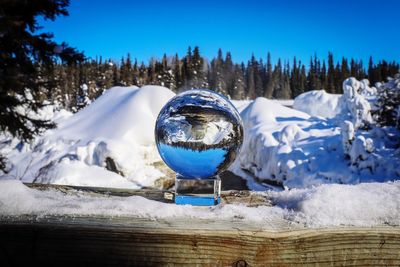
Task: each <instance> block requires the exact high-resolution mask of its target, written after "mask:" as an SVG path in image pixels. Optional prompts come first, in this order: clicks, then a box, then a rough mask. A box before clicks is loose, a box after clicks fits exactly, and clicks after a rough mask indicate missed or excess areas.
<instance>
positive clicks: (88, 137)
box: [54, 86, 174, 145]
mask: <svg viewBox="0 0 400 267" xmlns="http://www.w3.org/2000/svg"><path fill="white" fill-rule="evenodd" d="M173 96H174V93H172V91H170V90H168V89H167V88H165V87H161V86H143V87H142V88H140V89H138V88H137V87H135V86H133V87H113V88H111V89H109V90H107V91H106V92H105V93H104V94H103V95H102V96H101V97H99V98H98V99H96V101H95V102H93V104H91V105H89V106H88V107H86V108H85V109H83V110H81V111H79V112H78V113H76V114H75V115H74V116H73V117H71V118H70V119H69V120H66V121H64V122H62V123H60V124H59V125H58V129H57V131H56V132H55V133H54V137H55V138H60V137H61V138H63V139H71V140H77V133H79V137H78V140H80V142H84V143H87V142H89V141H94V140H100V139H101V140H102V141H104V140H121V139H122V140H123V141H124V142H128V143H132V144H141V145H149V144H152V143H153V142H154V134H153V132H154V125H155V122H156V119H157V116H158V113H159V112H160V110H161V108H162V107H163V106H164V105H165V103H166V101H168V100H169V99H170V98H171V97H173Z"/></svg>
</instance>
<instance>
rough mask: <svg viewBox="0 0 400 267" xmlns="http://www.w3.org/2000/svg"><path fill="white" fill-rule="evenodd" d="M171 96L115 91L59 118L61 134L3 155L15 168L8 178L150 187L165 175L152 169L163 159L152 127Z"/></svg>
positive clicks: (162, 91)
mask: <svg viewBox="0 0 400 267" xmlns="http://www.w3.org/2000/svg"><path fill="white" fill-rule="evenodd" d="M173 96H174V93H173V92H171V91H170V90H169V89H167V88H165V87H160V86H144V87H142V88H137V87H114V88H111V89H109V90H107V91H106V92H105V93H104V94H103V95H102V96H100V97H99V98H98V99H97V100H96V101H94V102H93V103H92V104H91V105H89V106H87V107H86V108H84V109H82V110H81V111H79V112H78V113H76V114H74V115H71V116H64V117H63V118H61V119H58V120H57V121H56V122H58V127H57V129H54V130H50V131H47V132H46V133H45V135H44V136H42V137H40V138H38V139H37V140H35V142H34V144H32V145H28V144H24V143H19V144H10V145H9V146H8V148H12V149H11V150H9V151H4V150H3V151H2V152H3V153H4V154H6V155H7V157H8V158H9V160H10V161H11V163H12V164H13V165H12V166H11V167H10V169H11V171H10V173H9V174H10V175H13V176H14V177H15V178H17V179H20V180H22V181H24V182H41V183H60V184H61V183H62V184H74V185H87V186H89V185H90V186H112V187H125V188H140V187H142V186H151V185H153V184H154V181H155V180H156V179H158V178H160V177H162V176H163V173H161V172H160V171H159V170H157V169H156V168H154V167H153V166H152V163H153V162H155V161H159V160H160V158H159V155H158V153H157V150H156V148H155V145H154V125H155V121H156V118H157V116H158V113H159V111H160V110H161V108H162V106H163V105H164V104H165V103H166V102H167V101H168V100H169V99H170V98H172V97H173ZM13 145H14V146H13ZM15 147H17V148H18V149H14V148H15ZM104 167H108V169H111V170H113V171H115V172H117V173H118V174H116V173H112V172H110V171H108V170H106V168H104ZM123 176H124V177H123Z"/></svg>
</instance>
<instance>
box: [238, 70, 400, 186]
mask: <svg viewBox="0 0 400 267" xmlns="http://www.w3.org/2000/svg"><path fill="white" fill-rule="evenodd" d="M343 91H344V94H343V95H331V94H327V93H326V92H325V91H311V92H307V93H304V94H302V95H300V96H299V97H298V98H296V99H295V102H294V108H296V109H297V110H293V109H289V108H286V107H283V106H282V105H278V104H276V103H274V102H273V101H270V100H268V99H265V98H258V99H257V100H255V101H254V102H252V103H250V104H249V105H247V106H246V108H244V109H243V110H242V112H241V116H242V119H243V122H244V128H245V139H244V144H243V148H242V152H241V153H240V155H239V157H238V159H237V160H236V161H235V163H234V164H233V166H231V168H230V170H231V171H233V172H235V173H236V174H237V175H240V176H244V177H246V179H247V180H248V185H249V187H250V188H252V189H254V190H260V189H261V188H260V186H259V185H258V184H259V182H261V183H264V184H265V186H268V185H271V184H277V185H281V186H283V187H287V188H295V187H297V188H298V187H309V186H312V185H319V184H326V183H344V184H355V183H361V182H374V181H375V182H385V181H393V180H396V179H400V168H399V167H398V166H400V150H399V149H397V146H396V141H394V140H395V139H396V138H395V137H396V136H399V134H400V133H398V131H396V130H389V129H382V128H376V127H373V124H374V121H373V119H372V117H371V110H372V104H370V103H373V102H374V101H376V97H377V96H376V89H375V88H374V87H369V83H368V81H367V80H363V81H361V82H360V81H357V80H355V79H354V78H349V79H347V80H345V81H344V82H343ZM374 94H375V95H374ZM300 110H303V111H306V113H304V112H301V111H300ZM310 115H311V116H315V117H310ZM368 127H369V128H371V127H372V130H367V129H368ZM397 140H398V139H397ZM397 144H398V142H397Z"/></svg>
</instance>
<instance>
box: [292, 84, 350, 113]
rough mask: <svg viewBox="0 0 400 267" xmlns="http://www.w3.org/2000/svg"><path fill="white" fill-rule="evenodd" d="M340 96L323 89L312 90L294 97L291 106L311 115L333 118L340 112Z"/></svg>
mask: <svg viewBox="0 0 400 267" xmlns="http://www.w3.org/2000/svg"><path fill="white" fill-rule="evenodd" d="M341 96H342V95H339V94H328V93H327V92H325V90H313V91H309V92H306V93H303V94H301V95H299V96H297V97H296V98H295V99H294V103H293V108H294V109H296V110H299V111H303V112H305V113H307V114H310V115H311V116H315V117H325V118H333V117H336V115H338V114H340V113H341V112H342V109H343V107H342V105H341Z"/></svg>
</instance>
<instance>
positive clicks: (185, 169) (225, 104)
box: [155, 89, 243, 179]
mask: <svg viewBox="0 0 400 267" xmlns="http://www.w3.org/2000/svg"><path fill="white" fill-rule="evenodd" d="M155 136H156V144H157V148H158V151H159V153H160V155H161V157H162V159H163V160H164V162H165V163H166V164H167V165H168V166H169V167H170V168H171V169H173V170H174V171H175V172H177V173H178V174H180V175H181V176H182V177H181V178H188V179H192V178H210V177H212V176H214V175H217V174H218V173H220V172H222V171H224V170H226V169H227V168H228V167H229V165H230V164H231V163H232V162H233V161H234V159H235V157H236V155H237V154H238V153H239V150H240V147H241V145H242V142H243V125H242V120H241V118H240V115H239V113H238V111H237V110H236V108H235V107H234V106H233V105H232V104H231V103H230V102H229V100H228V99H226V98H225V97H223V96H221V95H219V94H217V93H215V92H213V91H210V90H200V89H196V90H189V91H186V92H183V93H181V94H178V95H176V96H175V97H174V98H172V99H171V100H170V101H169V102H168V103H167V104H166V105H165V106H164V107H163V108H162V109H161V111H160V114H159V115H158V118H157V122H156V128H155Z"/></svg>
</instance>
